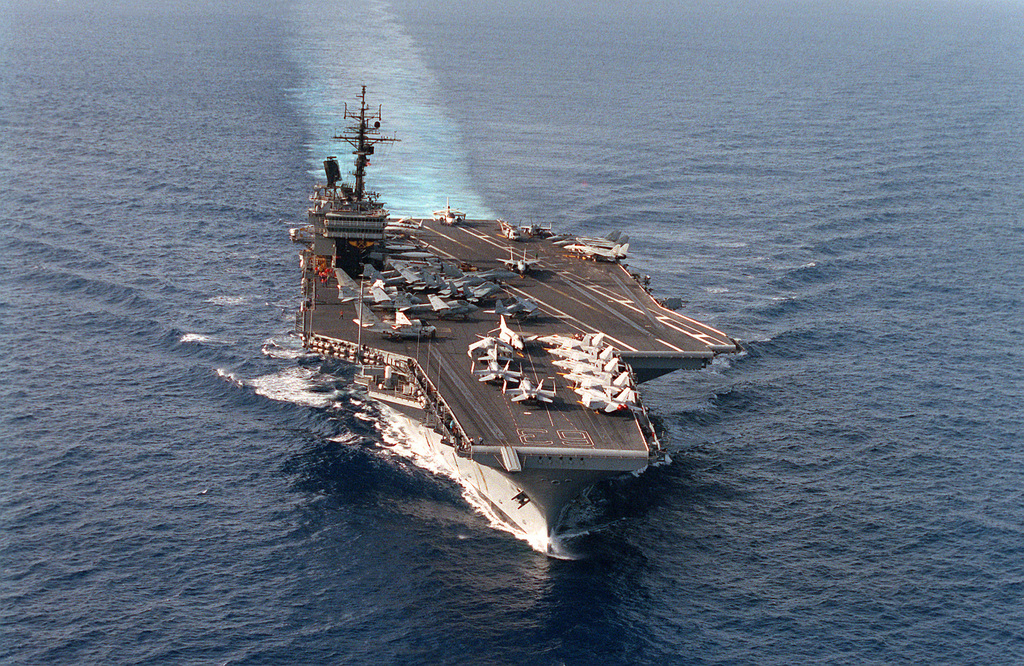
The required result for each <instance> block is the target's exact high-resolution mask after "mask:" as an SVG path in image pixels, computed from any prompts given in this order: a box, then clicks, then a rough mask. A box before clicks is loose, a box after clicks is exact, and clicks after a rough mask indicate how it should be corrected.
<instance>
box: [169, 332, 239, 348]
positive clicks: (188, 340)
mask: <svg viewBox="0 0 1024 666" xmlns="http://www.w3.org/2000/svg"><path fill="white" fill-rule="evenodd" d="M178 342H180V343H182V344H194V345H232V344H234V341H233V340H227V339H225V338H216V337H214V336H212V335H205V334H203V333H185V334H184V335H182V336H181V338H179V339H178Z"/></svg>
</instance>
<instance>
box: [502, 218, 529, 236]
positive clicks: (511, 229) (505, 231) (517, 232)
mask: <svg viewBox="0 0 1024 666" xmlns="http://www.w3.org/2000/svg"><path fill="white" fill-rule="evenodd" d="M498 226H499V227H500V228H501V235H502V236H504V237H505V238H507V239H509V240H514V241H522V240H526V234H525V233H523V230H522V229H520V228H519V227H516V226H513V225H511V224H509V223H508V222H506V221H505V220H498Z"/></svg>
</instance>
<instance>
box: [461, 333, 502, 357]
mask: <svg viewBox="0 0 1024 666" xmlns="http://www.w3.org/2000/svg"><path fill="white" fill-rule="evenodd" d="M512 351H513V350H512V347H511V346H510V345H509V344H507V343H505V342H503V341H502V340H499V339H498V338H495V337H492V336H487V337H484V338H481V339H480V340H477V341H476V342H474V343H473V344H471V345H469V347H468V348H467V350H466V354H467V355H468V356H469V357H470V358H473V357H474V356H476V357H477V360H481V359H482V358H484V357H485V356H488V355H490V356H493V357H494V358H495V359H496V360H503V361H504V360H506V359H504V358H499V357H501V356H507V357H508V359H511V358H512ZM492 352H493V353H492Z"/></svg>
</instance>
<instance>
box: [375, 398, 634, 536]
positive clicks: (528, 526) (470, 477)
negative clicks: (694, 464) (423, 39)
mask: <svg viewBox="0 0 1024 666" xmlns="http://www.w3.org/2000/svg"><path fill="white" fill-rule="evenodd" d="M389 406H390V405H389ZM392 414H393V418H394V419H396V420H397V421H398V423H399V425H400V426H401V427H402V429H404V430H405V431H407V432H409V433H410V435H412V436H414V437H416V438H417V439H418V440H420V441H421V442H424V443H426V445H427V447H428V449H429V453H428V455H430V456H431V457H433V458H434V459H435V460H441V461H443V463H444V466H445V468H446V471H447V472H448V473H449V474H450V475H451V476H452V477H453V478H455V479H457V480H458V481H459V482H460V484H461V485H462V486H463V487H464V488H465V489H466V490H467V491H468V492H469V493H471V494H472V495H473V498H474V499H475V500H477V504H478V505H481V506H482V507H483V508H484V509H485V511H486V512H487V513H488V514H489V515H490V516H491V517H492V518H493V519H494V520H496V521H498V522H499V523H501V525H502V526H503V527H504V528H505V529H506V530H507V531H509V532H511V533H513V534H515V535H516V536H518V537H520V538H522V539H524V540H526V541H527V542H529V543H530V544H531V545H532V546H533V547H534V548H536V549H538V550H541V551H543V552H551V545H552V542H553V540H554V538H555V537H556V536H557V535H558V528H559V524H560V521H561V519H562V518H563V514H564V512H565V509H566V507H567V506H568V505H569V504H570V503H572V501H573V500H574V499H576V498H577V497H579V496H580V495H581V494H582V493H583V491H584V490H586V489H587V488H589V487H590V486H592V485H594V484H595V483H597V482H598V481H600V480H602V479H606V478H609V477H613V476H618V475H620V474H623V473H628V472H636V471H640V470H642V469H644V468H645V467H646V466H647V459H646V458H644V459H638V458H630V459H607V458H600V457H596V458H593V459H591V460H582V459H577V460H576V461H575V462H574V463H573V464H574V465H575V468H568V467H565V466H561V465H560V464H559V461H557V460H551V458H555V457H554V456H530V455H521V465H522V469H521V471H517V472H509V471H507V470H505V469H503V468H502V466H501V461H500V456H499V455H497V454H493V453H478V454H474V455H473V457H463V456H460V455H458V454H457V453H456V451H455V449H454V448H452V447H451V446H448V445H446V444H444V443H443V437H442V435H441V434H440V433H438V432H437V431H435V430H433V429H432V428H430V427H428V426H426V425H423V424H422V423H421V421H420V419H418V418H416V416H415V415H413V414H411V413H409V411H408V410H402V411H397V410H393V411H392Z"/></svg>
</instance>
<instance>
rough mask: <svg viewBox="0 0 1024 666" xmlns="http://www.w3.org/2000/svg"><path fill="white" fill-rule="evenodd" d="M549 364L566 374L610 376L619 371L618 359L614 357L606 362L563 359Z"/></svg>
mask: <svg viewBox="0 0 1024 666" xmlns="http://www.w3.org/2000/svg"><path fill="white" fill-rule="evenodd" d="M551 364H552V365H554V366H556V367H558V368H561V369H563V370H566V371H568V372H571V373H573V372H574V373H579V374H591V375H597V374H601V373H607V374H611V373H613V372H618V370H619V359H617V358H615V357H612V358H609V359H608V360H606V361H599V360H597V359H586V360H583V361H577V360H573V359H568V358H563V359H559V360H557V361H552V362H551Z"/></svg>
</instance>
